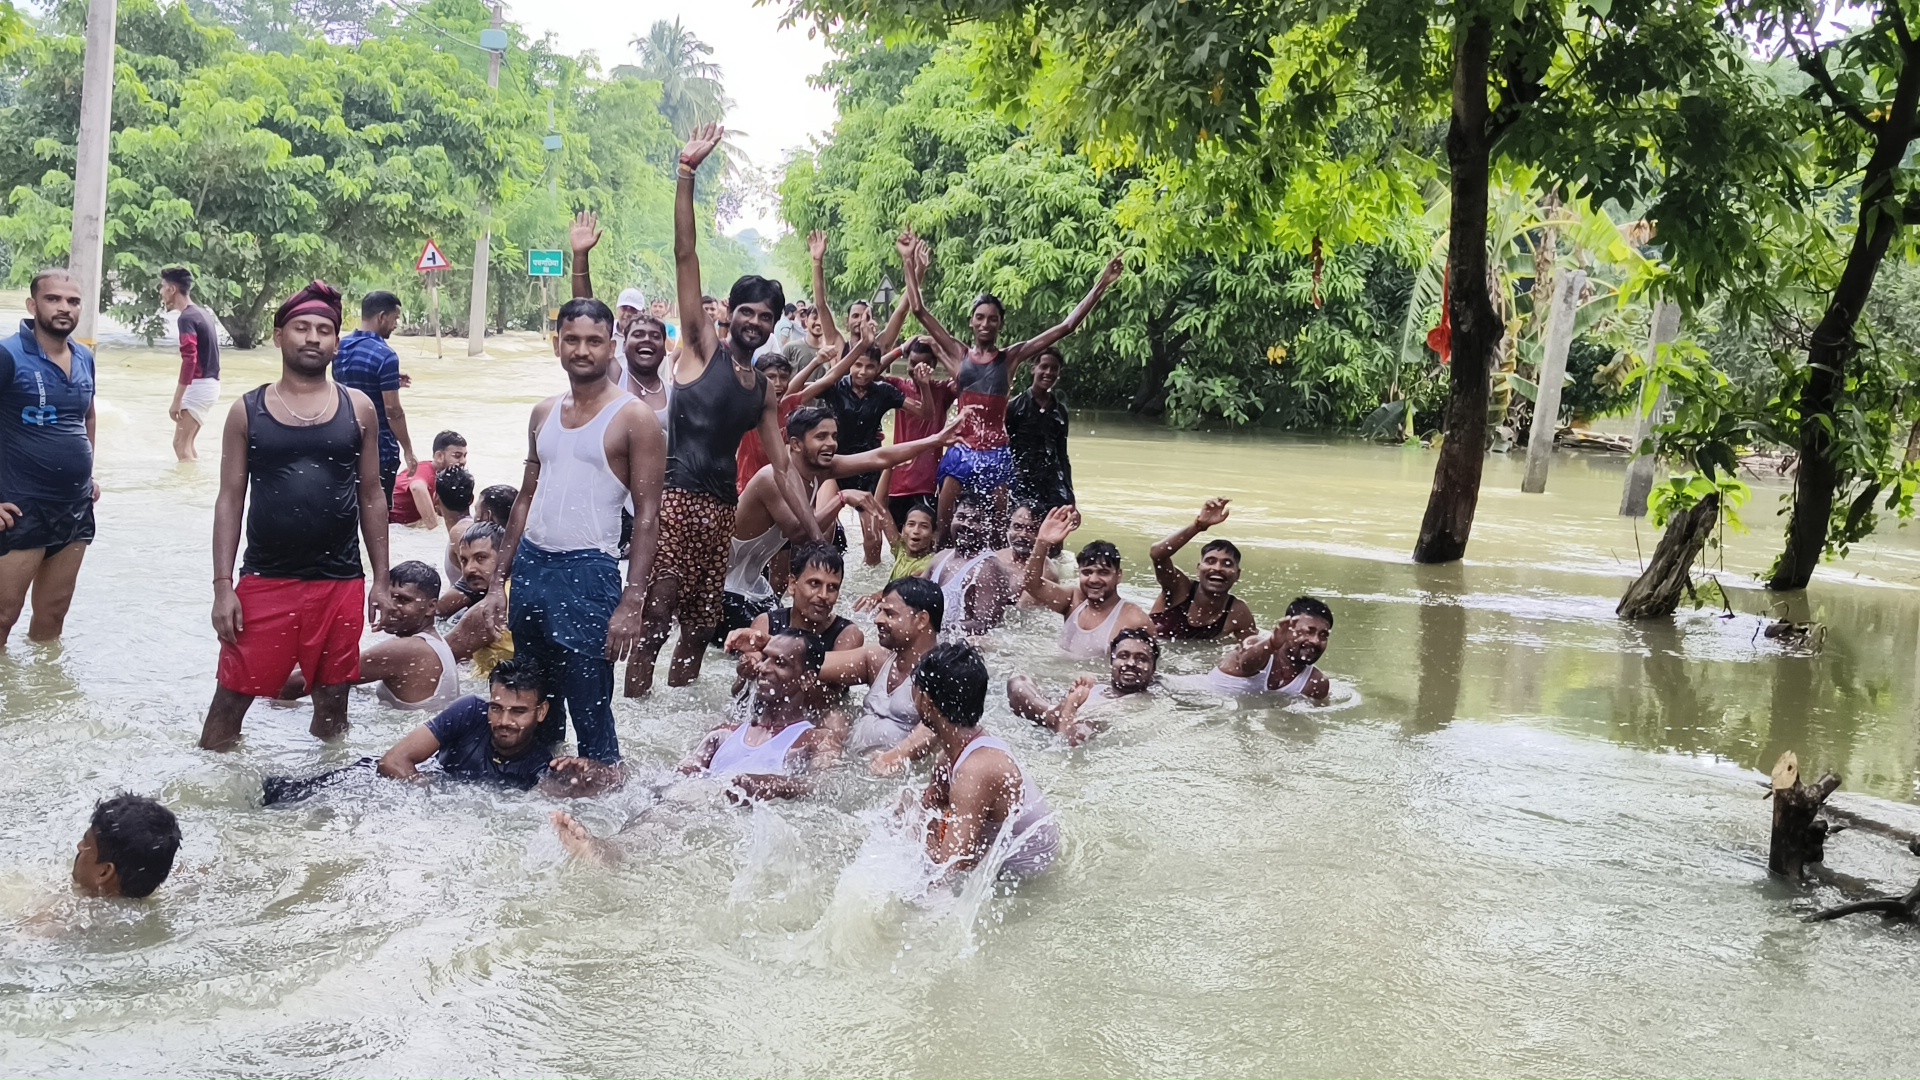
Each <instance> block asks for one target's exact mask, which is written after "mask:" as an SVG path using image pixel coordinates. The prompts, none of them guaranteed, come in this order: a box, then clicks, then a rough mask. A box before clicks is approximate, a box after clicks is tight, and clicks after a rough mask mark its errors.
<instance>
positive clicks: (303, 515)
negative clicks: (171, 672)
mask: <svg viewBox="0 0 1920 1080" xmlns="http://www.w3.org/2000/svg"><path fill="white" fill-rule="evenodd" d="M273 342H274V344H275V345H278V346H279V347H280V380H279V381H278V382H274V383H268V384H267V385H265V386H261V387H259V388H258V389H255V390H253V391H251V392H249V393H247V394H246V395H245V396H243V397H242V398H241V399H240V400H239V401H237V402H234V405H233V408H232V409H231V410H229V411H228V413H227V425H226V429H225V431H224V432H223V433H222V435H221V440H220V495H219V498H218V499H217V500H216V501H215V502H214V506H213V631H214V633H215V634H216V635H218V636H219V638H220V669H219V673H218V676H217V678H218V686H217V687H216V688H215V689H214V692H213V704H212V705H210V706H208V708H207V720H206V724H205V725H204V726H203V727H202V728H201V730H200V746H201V747H202V748H203V749H207V750H230V749H232V748H233V747H234V746H235V745H236V744H237V743H239V741H240V725H241V722H242V721H243V720H245V719H246V715H247V708H248V707H249V706H251V705H252V704H253V699H254V698H257V697H275V696H277V695H278V694H279V693H280V692H281V690H282V689H283V688H285V686H286V683H287V676H289V675H291V674H293V670H294V668H295V667H296V666H297V667H298V668H299V669H300V671H301V673H302V674H303V675H304V676H305V677H306V683H307V685H308V686H309V687H310V688H311V689H312V693H313V724H312V726H311V727H310V728H309V729H308V730H310V731H312V733H313V734H314V735H315V736H317V737H319V738H322V739H333V738H338V737H340V736H342V735H345V734H346V731H347V688H348V687H349V686H351V685H353V683H354V682H355V681H356V680H358V679H359V677H360V631H361V629H362V628H363V627H364V626H365V625H366V621H367V620H368V619H371V620H372V622H373V627H374V629H376V630H378V629H381V628H382V625H383V622H384V619H385V616H386V613H387V611H388V608H389V606H390V604H391V601H390V599H389V597H388V593H387V500H386V498H385V496H384V495H383V493H382V492H381V490H380V442H379V439H380V426H379V422H378V420H377V419H376V414H375V412H374V407H373V403H372V402H371V401H369V400H367V396H366V395H365V394H362V393H361V392H359V391H358V390H352V389H349V388H347V387H344V386H337V385H335V384H333V383H331V382H329V381H328V380H327V368H328V365H330V364H331V363H332V362H333V358H334V356H333V354H334V351H335V350H336V349H338V348H339V347H340V294H339V292H337V291H335V290H334V288H333V287H332V286H330V285H327V284H326V283H324V282H319V281H316V282H314V283H312V284H310V285H308V286H307V287H306V288H304V289H301V290H300V291H299V292H297V293H295V294H293V295H292V296H290V297H288V298H287V300H286V301H285V302H284V303H282V304H281V305H280V308H279V310H278V311H276V312H274V315H273ZM242 510H244V511H245V512H246V526H247V555H246V560H245V561H244V562H243V563H241V566H240V574H241V577H240V581H239V584H238V585H236V584H235V583H234V579H233V564H234V556H235V555H236V554H237V553H238V550H239V547H240V522H241V512H242ZM363 538H364V541H365V543H366V546H367V557H368V560H369V561H370V562H372V564H373V583H372V585H371V586H369V585H368V584H367V582H366V580H365V578H363V577H362V576H361V575H362V571H361V567H360V544H361V542H362V539H363Z"/></svg>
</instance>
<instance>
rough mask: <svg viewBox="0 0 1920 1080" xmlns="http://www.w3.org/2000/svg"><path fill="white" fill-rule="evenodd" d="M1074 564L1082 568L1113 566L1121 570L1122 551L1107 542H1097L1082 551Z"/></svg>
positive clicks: (1075, 558) (1075, 557)
mask: <svg viewBox="0 0 1920 1080" xmlns="http://www.w3.org/2000/svg"><path fill="white" fill-rule="evenodd" d="M1074 562H1076V563H1078V564H1079V565H1081V566H1111V567H1113V568H1114V569H1115V570H1118V569H1120V549H1119V548H1117V547H1114V546H1113V545H1112V544H1111V543H1109V542H1108V541H1105V540H1095V541H1094V542H1093V543H1091V544H1088V545H1087V546H1086V547H1083V548H1081V549H1080V554H1078V555H1076V556H1074Z"/></svg>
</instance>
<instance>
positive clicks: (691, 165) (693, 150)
mask: <svg viewBox="0 0 1920 1080" xmlns="http://www.w3.org/2000/svg"><path fill="white" fill-rule="evenodd" d="M726 134H727V131H726V129H725V128H723V127H721V126H720V125H719V124H701V125H700V126H699V127H697V128H695V129H693V137H692V138H690V139H688V140H687V148H686V149H685V150H682V151H680V164H682V165H685V166H686V167H687V168H688V169H689V170H691V171H695V172H697V171H699V169H700V165H701V163H702V162H704V161H706V160H707V156H708V155H709V154H712V153H713V151H714V148H715V147H717V146H719V145H720V140H721V139H723V138H725V137H726Z"/></svg>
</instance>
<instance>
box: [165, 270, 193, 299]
mask: <svg viewBox="0 0 1920 1080" xmlns="http://www.w3.org/2000/svg"><path fill="white" fill-rule="evenodd" d="M160 280H161V281H164V282H166V283H167V284H169V285H171V286H173V287H174V288H176V289H179V290H180V292H181V294H182V295H184V296H192V295H193V271H191V270H189V269H187V268H186V267H184V266H169V267H167V268H166V269H165V270H162V271H160Z"/></svg>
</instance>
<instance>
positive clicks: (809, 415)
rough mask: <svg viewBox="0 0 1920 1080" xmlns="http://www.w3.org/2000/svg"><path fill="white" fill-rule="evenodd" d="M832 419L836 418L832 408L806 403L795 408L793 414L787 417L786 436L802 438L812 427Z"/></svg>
mask: <svg viewBox="0 0 1920 1080" xmlns="http://www.w3.org/2000/svg"><path fill="white" fill-rule="evenodd" d="M834 419H837V418H836V417H835V416H834V415H833V410H832V409H829V408H827V407H826V406H825V405H806V406H803V407H801V408H798V409H795V410H793V415H792V416H789V417H787V438H789V439H804V438H806V437H807V435H808V434H809V433H811V432H812V431H813V429H814V428H817V427H819V426H820V425H821V424H824V423H826V422H827V421H829V420H834Z"/></svg>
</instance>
